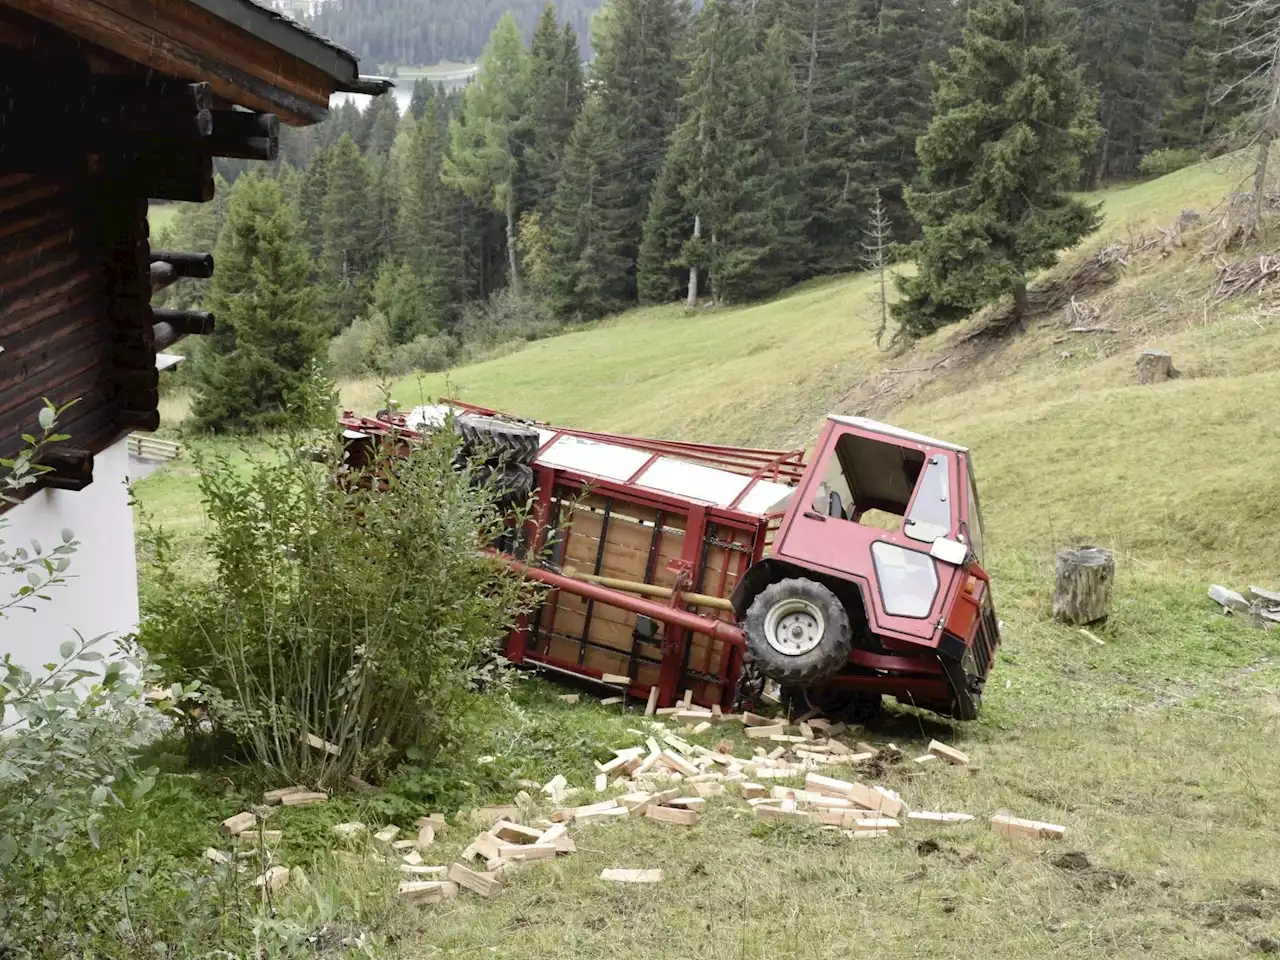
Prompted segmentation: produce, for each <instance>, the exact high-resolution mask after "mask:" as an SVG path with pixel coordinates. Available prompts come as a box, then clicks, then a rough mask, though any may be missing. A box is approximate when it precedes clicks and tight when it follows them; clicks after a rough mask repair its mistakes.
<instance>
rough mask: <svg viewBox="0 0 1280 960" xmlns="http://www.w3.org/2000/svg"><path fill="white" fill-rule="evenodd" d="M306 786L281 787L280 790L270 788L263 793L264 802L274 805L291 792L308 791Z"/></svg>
mask: <svg viewBox="0 0 1280 960" xmlns="http://www.w3.org/2000/svg"><path fill="white" fill-rule="evenodd" d="M307 792H308V791H307V788H306V787H281V788H280V789H279V790H268V791H267V792H266V793H264V794H263V795H262V802H263V803H265V804H266V805H267V806H274V805H276V804H278V803H279V802H280V801H281V800H282V799H284V798H285V797H287V796H288V795H289V794H291V793H307Z"/></svg>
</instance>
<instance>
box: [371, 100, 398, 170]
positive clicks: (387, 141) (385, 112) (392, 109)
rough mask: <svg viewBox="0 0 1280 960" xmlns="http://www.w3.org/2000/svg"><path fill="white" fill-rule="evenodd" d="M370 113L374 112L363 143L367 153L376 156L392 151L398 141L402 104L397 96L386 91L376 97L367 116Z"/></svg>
mask: <svg viewBox="0 0 1280 960" xmlns="http://www.w3.org/2000/svg"><path fill="white" fill-rule="evenodd" d="M369 114H372V123H371V125H370V127H369V136H368V139H367V140H366V141H365V143H364V144H362V147H363V149H364V151H365V153H367V154H373V155H376V156H380V155H382V154H386V153H390V152H391V147H392V145H393V144H394V143H395V142H396V131H397V130H398V129H399V128H400V106H399V104H397V103H396V98H395V96H394V95H392V94H390V93H384V94H383V95H382V96H380V97H375V98H374V99H373V101H372V102H371V103H370V104H369V111H368V113H367V114H366V116H367V115H369Z"/></svg>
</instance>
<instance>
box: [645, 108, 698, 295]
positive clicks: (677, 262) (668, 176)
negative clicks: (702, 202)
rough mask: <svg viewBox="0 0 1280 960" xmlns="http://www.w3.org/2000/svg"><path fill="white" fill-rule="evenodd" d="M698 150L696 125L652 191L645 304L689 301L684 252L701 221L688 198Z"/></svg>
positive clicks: (674, 147) (682, 135) (672, 152)
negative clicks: (694, 229)
mask: <svg viewBox="0 0 1280 960" xmlns="http://www.w3.org/2000/svg"><path fill="white" fill-rule="evenodd" d="M696 147H697V125H696V124H693V125H691V124H688V123H685V124H682V125H681V126H680V128H679V129H678V130H677V131H676V133H675V136H674V137H672V140H671V148H670V149H669V150H668V151H667V156H666V159H665V160H664V161H663V164H662V172H661V173H660V174H659V175H658V181H657V183H655V184H654V185H653V195H652V197H651V198H650V200H649V211H648V215H647V216H646V217H645V221H644V235H643V239H642V240H641V242H640V256H639V261H638V263H637V265H636V284H637V288H638V293H639V295H640V301H641V303H669V302H671V301H673V300H678V299H680V298H681V297H682V296H684V295H685V291H686V289H687V286H686V282H687V279H688V270H689V266H690V263H689V261H688V258H686V256H685V252H686V251H685V246H686V244H687V243H688V242H689V240H690V238H691V235H692V233H693V228H694V218H695V217H696V216H697V214H696V212H695V210H694V208H693V204H692V203H690V202H689V197H688V196H687V192H688V189H689V186H690V185H691V184H693V183H694V182H695V180H696V176H697V166H696V164H697V159H698V157H697V153H696ZM694 262H695V263H698V262H700V261H698V260H696V259H695V261H694Z"/></svg>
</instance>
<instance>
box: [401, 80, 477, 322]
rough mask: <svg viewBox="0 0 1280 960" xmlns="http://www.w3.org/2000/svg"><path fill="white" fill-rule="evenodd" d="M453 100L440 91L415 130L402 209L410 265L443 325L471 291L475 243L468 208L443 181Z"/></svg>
mask: <svg viewBox="0 0 1280 960" xmlns="http://www.w3.org/2000/svg"><path fill="white" fill-rule="evenodd" d="M448 112H449V101H448V99H447V98H446V97H444V96H443V95H439V94H438V93H437V95H436V96H433V97H432V98H430V99H429V100H428V101H427V103H426V104H425V105H424V108H423V114H422V119H421V120H420V121H419V122H418V123H417V124H416V125H415V126H414V129H413V134H412V140H411V141H410V144H409V151H408V157H407V162H406V165H405V172H404V191H403V195H402V202H401V208H400V234H401V238H402V239H401V243H402V244H403V251H404V256H405V260H406V262H407V263H408V264H409V266H410V268H411V269H412V270H413V272H414V275H415V276H416V277H417V278H418V280H419V281H420V284H421V286H420V287H419V290H420V292H421V296H422V298H423V301H424V305H425V306H424V309H425V310H426V312H427V313H428V314H429V315H430V316H431V317H432V318H433V323H434V324H436V325H439V326H449V325H451V324H452V322H453V320H454V319H455V318H456V315H457V310H458V307H459V305H460V303H461V301H462V299H463V298H464V297H465V296H466V295H467V294H468V293H469V292H470V282H469V278H468V264H467V255H466V251H467V248H468V246H469V244H470V243H471V242H472V240H473V234H474V230H473V229H472V218H471V209H470V205H469V204H468V203H467V201H466V199H465V198H464V197H463V196H462V195H461V194H460V193H458V192H457V191H456V190H454V189H453V188H452V187H450V186H448V185H447V184H445V183H444V182H443V181H442V180H441V179H440V170H441V167H442V165H443V162H444V153H445V150H446V147H447V144H448V140H449V113H448Z"/></svg>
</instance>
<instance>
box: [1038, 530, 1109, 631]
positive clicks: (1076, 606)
mask: <svg viewBox="0 0 1280 960" xmlns="http://www.w3.org/2000/svg"><path fill="white" fill-rule="evenodd" d="M1115 577H1116V560H1115V555H1114V554H1112V552H1111V551H1110V550H1106V549H1104V548H1102V547H1079V548H1078V549H1075V550H1063V551H1061V552H1060V553H1059V554H1058V563H1057V589H1056V590H1055V591H1054V594H1053V616H1054V618H1055V619H1057V620H1061V621H1062V622H1063V623H1070V624H1073V625H1077V626H1078V625H1080V624H1085V623H1095V622H1097V621H1099V620H1105V619H1106V618H1107V615H1108V614H1110V613H1111V585H1112V583H1113V582H1114V580H1115Z"/></svg>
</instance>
